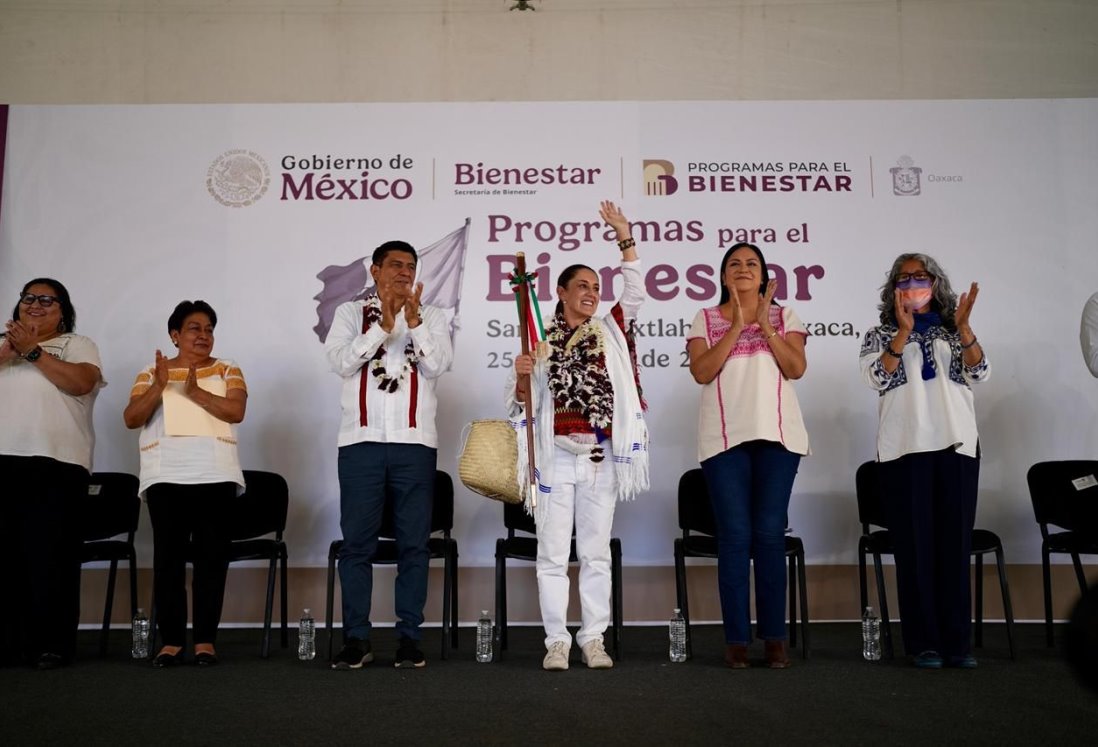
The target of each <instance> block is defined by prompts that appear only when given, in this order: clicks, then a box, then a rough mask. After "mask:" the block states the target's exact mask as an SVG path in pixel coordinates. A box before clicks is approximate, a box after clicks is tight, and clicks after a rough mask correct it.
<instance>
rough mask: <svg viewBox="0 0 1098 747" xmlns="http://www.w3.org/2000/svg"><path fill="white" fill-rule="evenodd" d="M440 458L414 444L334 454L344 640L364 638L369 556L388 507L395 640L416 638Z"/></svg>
mask: <svg viewBox="0 0 1098 747" xmlns="http://www.w3.org/2000/svg"><path fill="white" fill-rule="evenodd" d="M437 456H438V452H437V450H436V449H432V448H430V447H428V446H421V445H419V444H394V443H375V442H371V441H364V442H362V443H357V444H350V445H348V446H341V447H340V449H339V508H340V519H339V526H340V529H342V530H343V550H342V551H341V552H340V555H339V583H340V587H341V588H342V591H343V638H344V640H347V639H349V638H356V639H359V640H369V638H370V602H371V597H372V595H373V591H374V567H373V560H374V554H375V553H376V552H377V538H378V533H379V532H380V531H381V520H382V515H383V513H384V510H385V504H386V501H389V506H390V510H391V511H392V517H393V533H394V535H395V537H394V539H396V545H397V577H396V584H395V586H394V589H393V596H394V602H395V603H394V608H395V610H396V615H397V625H396V630H397V634H398V635H399V636H401V637H407V638H411V639H413V640H417V641H418V640H419V639H420V637H421V635H420V630H419V628H420V626H421V625H422V624H423V605H424V603H425V602H426V601H427V564H428V561H429V560H430V553H429V551H428V549H427V539H428V537H429V536H430V534H431V506H432V504H433V502H434V490H435V467H436V463H437Z"/></svg>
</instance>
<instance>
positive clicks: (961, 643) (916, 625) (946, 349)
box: [860, 254, 990, 669]
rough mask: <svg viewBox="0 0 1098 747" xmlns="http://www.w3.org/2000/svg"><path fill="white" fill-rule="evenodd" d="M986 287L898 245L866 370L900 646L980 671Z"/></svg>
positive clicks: (923, 662)
mask: <svg viewBox="0 0 1098 747" xmlns="http://www.w3.org/2000/svg"><path fill="white" fill-rule="evenodd" d="M978 293H979V287H978V286H977V285H976V283H973V284H972V286H971V287H970V288H969V291H968V292H967V293H962V294H961V298H960V300H958V299H957V294H956V293H954V292H953V289H952V288H951V287H950V283H949V278H948V277H946V274H945V272H944V270H942V268H941V266H939V265H938V263H937V262H935V261H934V259H933V258H931V257H928V256H927V255H925V254H901V255H900V256H899V257H897V258H896V261H895V262H893V263H892V269H891V270H890V271H889V273H888V278H887V280H886V281H885V284H884V286H883V287H882V288H881V303H880V305H879V306H878V310H879V311H880V318H881V324H880V326H878V327H874V328H873V329H871V330H869V331H868V332H866V334H865V339H864V340H863V342H862V351H861V356H860V360H861V369H862V376H863V378H864V379H865V381H866V383H867V384H869V386H871V387H872V388H873V389H876V390H877V391H878V392H879V394H880V397H879V398H878V429H877V459H878V461H879V462H880V463H881V464H880V469H879V476H880V479H881V480H882V484H884V485H887V486H888V490H887V493H886V496H885V497H886V500H885V501H884V504H885V505H884V509H885V516H886V517H887V519H888V522H889V527H888V528H889V530H890V532H891V535H892V539H893V542H894V545H895V551H896V552H895V555H896V582H897V590H898V591H899V597H900V618H901V622H902V626H901V627H902V629H903V637H904V648H905V649H906V650H907V653H908V654H910V655H912V656H914V657H915V665H916V666H918V667H922V668H930V669H938V668H940V667H941V666H942V665H943V664H946V665H950V666H958V667H964V668H972V667H975V666H976V660H975V659H974V658H973V657H972V654H971V649H970V645H969V632H970V630H971V627H972V624H971V617H970V613H971V612H970V611H971V589H970V587H969V562H970V560H969V551H970V547H971V543H972V527H973V525H974V524H975V519H976V492H977V488H978V484H979V476H980V445H979V437H978V434H977V432H976V410H975V407H974V403H973V397H972V388H971V385H972V384H975V383H978V382H981V381H984V380H986V379H987V377H988V374H989V373H990V369H989V368H988V362H987V358H986V357H985V356H984V351H983V348H982V347H981V346H980V343H979V342H977V340H976V335H975V334H974V333H973V332H972V327H971V325H970V324H969V317H970V316H971V314H972V307H973V305H974V304H975V302H976V296H977V295H978Z"/></svg>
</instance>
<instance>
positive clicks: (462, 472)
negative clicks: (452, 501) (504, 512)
mask: <svg viewBox="0 0 1098 747" xmlns="http://www.w3.org/2000/svg"><path fill="white" fill-rule="evenodd" d="M467 429H468V432H469V435H468V436H467V437H466V439H465V445H464V447H463V448H462V450H461V456H459V457H458V477H460V478H461V482H462V483H463V484H464V485H465V487H467V488H469V490H472V491H473V492H474V493H480V494H481V495H483V496H487V497H488V498H491V499H493V500H497V501H503V502H504V503H522V491H521V490H519V485H518V476H517V474H516V473H515V464H516V462H517V461H518V443H517V442H516V441H515V430H514V428H512V427H511V424H510V423H509V422H507V421H506V420H474V421H473V422H471V423H470V424H469V425H468V426H467Z"/></svg>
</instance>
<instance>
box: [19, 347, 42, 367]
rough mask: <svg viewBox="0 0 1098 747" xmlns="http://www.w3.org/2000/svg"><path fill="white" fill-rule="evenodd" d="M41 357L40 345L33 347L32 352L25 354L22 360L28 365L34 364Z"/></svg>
mask: <svg viewBox="0 0 1098 747" xmlns="http://www.w3.org/2000/svg"><path fill="white" fill-rule="evenodd" d="M41 357H42V346H41V345H35V346H34V350H32V351H30V352H29V353H27V354H26V355H24V356H23V360H25V361H27V362H28V363H34V362H35V361H36V360H38V359H39V358H41Z"/></svg>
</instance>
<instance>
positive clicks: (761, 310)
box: [736, 280, 778, 332]
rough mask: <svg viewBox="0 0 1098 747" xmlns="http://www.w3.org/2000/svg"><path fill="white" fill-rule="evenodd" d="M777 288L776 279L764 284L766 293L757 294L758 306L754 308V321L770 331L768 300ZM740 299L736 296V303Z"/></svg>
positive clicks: (771, 299) (772, 298)
mask: <svg viewBox="0 0 1098 747" xmlns="http://www.w3.org/2000/svg"><path fill="white" fill-rule="evenodd" d="M777 289H778V281H777V280H771V281H770V282H768V283H767V284H766V293H760V294H759V307H758V309H756V310H755V321H757V322H758V323H759V327H761V328H762V329H763V330H764V331H766V332H769V331H770V302H771V301H773V300H774V293H775V291H777ZM739 302H740V299H739V297H738V296H737V297H736V303H739Z"/></svg>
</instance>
